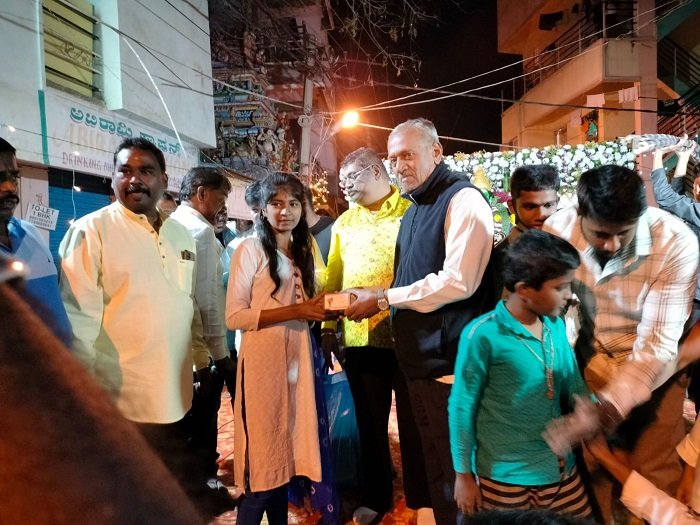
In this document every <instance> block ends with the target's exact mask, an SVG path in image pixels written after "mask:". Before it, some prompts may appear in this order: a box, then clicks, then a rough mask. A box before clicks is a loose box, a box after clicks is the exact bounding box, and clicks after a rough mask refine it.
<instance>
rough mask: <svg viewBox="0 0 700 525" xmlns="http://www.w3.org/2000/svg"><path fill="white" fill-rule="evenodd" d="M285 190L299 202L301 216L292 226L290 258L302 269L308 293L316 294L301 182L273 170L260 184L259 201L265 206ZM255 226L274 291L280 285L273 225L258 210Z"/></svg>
mask: <svg viewBox="0 0 700 525" xmlns="http://www.w3.org/2000/svg"><path fill="white" fill-rule="evenodd" d="M282 189H284V190H286V191H287V192H289V194H290V195H292V196H293V197H294V198H295V199H297V200H298V201H299V204H300V205H301V218H300V219H299V224H297V225H296V227H295V228H294V229H293V230H292V259H293V260H294V264H296V266H297V268H299V270H300V271H301V280H302V283H303V284H304V290H305V291H306V294H307V295H308V296H309V297H313V296H314V295H315V284H314V255H313V248H312V244H311V234H310V233H309V225H308V224H307V222H306V212H305V211H304V185H303V184H302V183H301V181H300V180H299V179H298V178H297V177H296V176H294V175H289V174H286V173H272V174H270V175H268V176H267V177H266V178H265V179H264V180H263V181H262V183H261V185H260V201H261V204H262V207H263V208H264V207H265V206H267V204H268V203H269V202H270V201H271V200H272V198H273V197H274V196H275V195H277V193H278V192H279V191H280V190H282ZM255 223H256V227H257V229H258V236H259V238H260V242H261V243H262V246H263V249H264V250H265V255H267V258H268V260H269V268H270V277H271V278H272V281H273V282H274V283H275V289H274V290H273V291H272V295H275V294H276V293H277V290H279V287H280V284H281V283H280V276H279V261H278V259H277V241H276V239H275V234H274V232H273V230H272V226H270V223H269V222H268V221H267V218H266V217H264V216H263V215H262V213H260V214H258V216H257V217H256V219H255Z"/></svg>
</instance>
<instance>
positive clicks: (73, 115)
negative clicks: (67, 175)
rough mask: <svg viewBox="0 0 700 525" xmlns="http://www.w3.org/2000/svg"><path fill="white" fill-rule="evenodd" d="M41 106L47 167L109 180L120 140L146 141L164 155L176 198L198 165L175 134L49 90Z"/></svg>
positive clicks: (193, 150) (191, 151) (195, 153)
mask: <svg viewBox="0 0 700 525" xmlns="http://www.w3.org/2000/svg"><path fill="white" fill-rule="evenodd" d="M45 100H46V135H47V147H48V157H49V164H50V165H51V166H55V167H57V168H62V169H66V170H76V171H80V172H82V173H89V174H92V175H99V176H102V177H111V176H112V172H113V171H114V150H115V149H116V148H117V146H118V145H119V143H120V142H121V141H122V140H124V139H126V138H136V137H142V138H145V139H147V140H149V141H150V142H152V143H153V144H155V145H156V146H157V147H158V148H159V149H160V150H161V151H162V152H163V155H164V156H165V167H166V171H167V173H168V189H169V190H171V191H175V192H179V191H180V183H181V182H182V179H183V177H184V176H185V174H186V173H187V171H188V170H189V169H190V168H192V167H194V166H196V165H197V159H198V158H199V152H198V150H197V148H196V147H195V146H194V145H192V144H190V143H187V142H183V143H182V146H181V145H180V143H179V142H178V140H177V138H176V137H175V134H174V133H172V134H169V133H164V132H162V131H159V130H157V129H155V128H153V127H149V126H147V125H145V124H142V123H140V122H138V121H137V120H135V119H133V118H130V117H127V116H125V115H121V114H119V113H116V112H114V111H109V110H107V109H105V108H103V107H100V106H98V105H97V104H94V103H91V102H89V101H85V100H81V99H78V98H77V97H71V96H70V95H67V94H64V93H61V92H57V91H55V90H47V91H46V93H45ZM183 146H184V148H185V151H183Z"/></svg>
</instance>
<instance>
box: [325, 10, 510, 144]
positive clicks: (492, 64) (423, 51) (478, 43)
mask: <svg viewBox="0 0 700 525" xmlns="http://www.w3.org/2000/svg"><path fill="white" fill-rule="evenodd" d="M434 6H435V8H436V9H439V11H440V14H439V23H438V24H430V27H421V28H420V29H419V34H418V39H417V46H416V47H415V51H416V52H417V53H418V54H419V55H420V57H421V58H422V61H423V62H422V67H421V71H420V73H419V74H418V77H417V79H416V83H417V85H418V87H421V88H430V87H438V86H441V85H444V84H447V83H450V82H455V81H457V80H461V79H464V78H468V77H471V76H474V75H477V74H480V73H484V72H487V71H490V70H492V69H495V68H498V67H501V66H504V65H507V64H511V63H513V62H516V61H518V60H519V59H520V57H518V56H514V55H502V54H499V53H498V52H497V39H498V37H497V27H496V1H495V0H488V1H478V0H468V1H461V2H451V1H449V0H447V1H446V2H445V3H443V4H438V3H435V4H434ZM520 72H521V69H520V68H519V66H516V67H511V68H507V69H505V70H504V71H502V72H498V73H496V74H492V75H487V76H485V77H481V78H479V79H476V80H473V81H470V82H467V83H462V84H459V85H457V86H454V87H451V88H448V89H449V90H450V91H464V90H466V89H471V88H475V87H479V86H483V85H486V84H491V83H494V82H497V81H499V80H504V79H507V78H511V77H514V76H517V75H518V74H520ZM338 75H340V76H352V77H354V78H358V79H362V80H367V79H368V77H369V70H368V68H367V67H366V66H365V65H359V64H352V65H348V67H347V68H344V69H343V70H341V71H339V72H338ZM372 79H373V80H374V82H375V85H374V86H372V87H361V88H356V89H343V88H340V89H339V90H338V95H337V108H338V109H339V110H344V109H349V108H352V107H359V106H362V105H367V104H374V103H377V102H382V101H385V100H389V99H394V98H397V97H402V96H406V95H408V94H412V93H415V91H408V90H402V89H396V88H393V87H386V86H382V85H381V84H382V83H393V84H404V85H405V84H409V85H412V84H413V83H412V82H411V80H410V78H409V77H407V76H406V75H405V74H402V75H401V76H399V77H397V76H396V70H395V69H389V68H381V67H375V68H373V70H372ZM343 83H344V84H345V86H348V85H350V83H348V82H347V81H342V80H341V81H340V83H339V86H340V85H343ZM502 89H503V92H504V93H508V91H509V89H508V86H507V85H504V86H496V87H493V88H489V89H486V90H480V91H478V92H476V93H478V94H480V95H487V96H493V97H501V96H502V91H501V90H502ZM437 96H441V94H436V93H430V94H428V95H424V96H421V97H416V98H412V99H409V100H411V101H414V100H420V99H425V98H433V97H437ZM505 96H506V98H507V95H505ZM406 102H407V101H406ZM399 103H401V102H399ZM501 111H502V107H501V103H500V102H493V101H484V100H478V99H474V98H466V97H454V98H450V99H447V100H444V101H439V102H433V103H427V104H421V105H414V106H408V107H403V108H396V109H389V110H382V111H373V112H365V113H362V114H361V119H362V121H363V122H367V123H370V124H375V125H380V126H386V127H393V126H394V125H396V124H398V123H400V122H402V121H404V120H406V119H408V118H414V117H426V118H429V119H430V120H432V121H433V122H434V123H435V126H436V128H437V130H438V134H440V135H447V136H453V137H459V138H465V139H472V140H481V141H486V142H493V143H500V142H501V123H500V115H501ZM387 135H388V132H383V131H375V130H369V129H368V128H362V127H360V128H354V129H352V130H343V131H341V132H340V133H339V134H338V137H337V138H338V149H339V154H340V155H345V154H347V153H349V152H350V151H352V150H353V149H355V148H357V147H360V146H363V145H369V146H371V147H373V148H375V149H377V150H378V151H380V152H382V153H384V152H385V151H386V138H387ZM442 142H443V147H444V150H445V153H447V154H452V153H455V152H456V151H463V152H472V151H476V150H480V149H486V150H491V151H494V150H497V149H498V148H497V147H496V146H487V145H480V144H469V143H463V142H460V143H458V142H456V141H445V140H443V141H442Z"/></svg>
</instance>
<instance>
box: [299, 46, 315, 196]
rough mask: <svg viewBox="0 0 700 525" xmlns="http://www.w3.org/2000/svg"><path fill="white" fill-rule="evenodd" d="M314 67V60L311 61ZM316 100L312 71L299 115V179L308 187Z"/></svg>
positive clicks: (307, 78)
mask: <svg viewBox="0 0 700 525" xmlns="http://www.w3.org/2000/svg"><path fill="white" fill-rule="evenodd" d="M309 60H310V61H311V63H312V64H311V65H313V59H309ZM313 100H314V81H313V79H312V78H311V71H308V72H307V73H306V76H305V77H304V105H303V111H304V114H303V115H299V119H298V120H297V122H299V126H301V144H300V145H299V177H300V178H301V180H302V182H304V183H305V184H306V185H310V184H311V166H310V162H311V123H312V120H313V119H312V117H311V110H312V105H313Z"/></svg>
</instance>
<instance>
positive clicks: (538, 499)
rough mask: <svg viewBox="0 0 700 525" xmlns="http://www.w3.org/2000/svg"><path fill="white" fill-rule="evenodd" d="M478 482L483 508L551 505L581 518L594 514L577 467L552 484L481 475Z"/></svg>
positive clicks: (535, 507)
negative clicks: (516, 482) (506, 480)
mask: <svg viewBox="0 0 700 525" xmlns="http://www.w3.org/2000/svg"><path fill="white" fill-rule="evenodd" d="M479 485H480V487H481V501H482V508H483V509H516V510H527V509H549V510H552V511H554V512H557V513H559V514H569V515H571V516H575V517H578V518H590V517H591V516H592V515H593V511H592V509H591V505H590V503H589V501H588V495H587V494H586V489H585V488H584V486H583V482H582V481H581V476H580V474H579V473H578V471H577V470H576V467H574V468H573V469H572V470H571V473H570V475H569V476H568V477H565V478H564V479H562V480H561V481H559V482H557V483H552V484H550V485H536V486H522V485H511V484H509V483H502V482H500V481H494V480H491V479H488V478H479Z"/></svg>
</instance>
